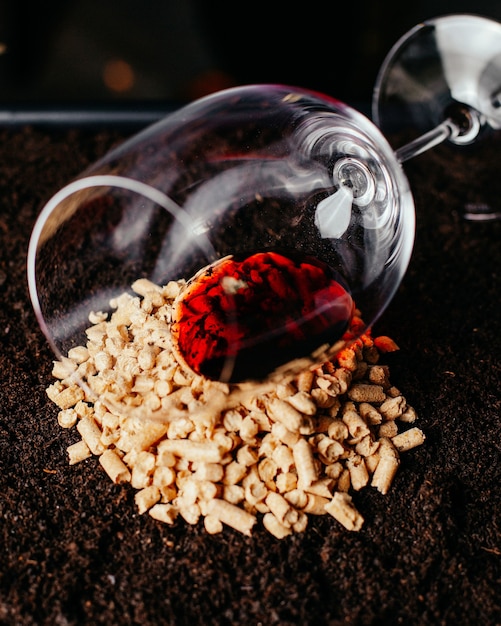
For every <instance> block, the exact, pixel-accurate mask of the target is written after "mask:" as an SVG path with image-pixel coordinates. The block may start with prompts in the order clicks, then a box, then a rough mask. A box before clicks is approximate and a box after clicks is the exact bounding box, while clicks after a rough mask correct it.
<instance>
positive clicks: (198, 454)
mask: <svg viewBox="0 0 501 626" xmlns="http://www.w3.org/2000/svg"><path fill="white" fill-rule="evenodd" d="M158 450H159V451H160V452H164V451H167V452H172V453H173V454H175V455H176V456H179V457H182V458H184V459H187V460H189V461H200V462H205V463H220V462H221V461H222V459H223V456H224V451H223V450H222V449H221V446H219V445H218V444H217V443H214V442H212V441H207V442H203V443H199V442H195V441H190V440H189V439H163V440H162V441H161V442H160V443H159V444H158Z"/></svg>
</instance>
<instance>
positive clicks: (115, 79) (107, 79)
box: [103, 59, 136, 93]
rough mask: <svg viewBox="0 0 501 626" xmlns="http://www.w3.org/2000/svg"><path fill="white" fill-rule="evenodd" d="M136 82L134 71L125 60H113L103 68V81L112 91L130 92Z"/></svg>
mask: <svg viewBox="0 0 501 626" xmlns="http://www.w3.org/2000/svg"><path fill="white" fill-rule="evenodd" d="M135 80H136V79H135V76H134V70H133V69H132V67H131V66H130V65H129V63H127V61H124V60H123V59H111V60H110V61H108V62H107V63H106V64H105V66H104V68H103V81H104V84H105V85H106V87H107V88H108V89H109V90H110V91H116V92H119V93H123V92H124V91H130V90H131V89H132V87H133V86H134V83H135Z"/></svg>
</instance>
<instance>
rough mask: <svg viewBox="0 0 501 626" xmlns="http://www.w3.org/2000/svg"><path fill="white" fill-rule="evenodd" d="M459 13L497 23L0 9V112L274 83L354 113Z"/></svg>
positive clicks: (406, 5)
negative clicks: (395, 66) (415, 46)
mask: <svg viewBox="0 0 501 626" xmlns="http://www.w3.org/2000/svg"><path fill="white" fill-rule="evenodd" d="M459 12H466V13H475V14H479V15H484V16H486V17H492V18H496V19H501V3H500V2H499V1H498V0H496V1H494V0H478V1H477V2H471V1H467V0H458V1H457V2H452V1H450V0H439V1H435V0H418V1H415V2H405V1H404V2H397V1H395V0H391V1H387V2H385V1H383V0H379V1H376V2H374V1H371V0H358V1H357V2H340V1H336V0H331V1H329V2H319V1H318V0H317V1H316V2H306V3H304V4H302V5H298V6H296V5H293V3H291V2H281V1H277V0H267V1H265V0H254V1H253V2H247V3H239V2H229V1H228V0H211V1H207V0H170V1H169V0H166V1H164V2H161V1H159V0H157V1H155V0H142V1H141V2H139V1H137V0H107V1H106V2H102V1H101V0H48V1H46V2H39V1H38V0H36V1H35V0H31V1H27V2H26V1H25V2H21V1H19V0H3V1H0V52H1V54H0V102H1V101H3V102H4V103H7V104H11V103H16V102H21V103H30V104H31V103H38V102H47V101H49V102H50V101H52V102H58V103H61V102H62V103H66V102H73V101H78V102H82V101H92V102H96V101H98V102H100V101H106V102H113V101H116V100H120V101H123V100H126V101H133V100H148V101H167V102H178V101H185V100H190V99H192V98H194V97H197V96H199V95H203V94H205V93H208V92H211V91H214V90H217V89H219V88H221V87H226V86H229V85H233V84H243V83H252V82H281V83H288V84H291V85H296V86H301V87H307V88H311V89H317V90H319V91H323V92H325V93H328V94H329V95H332V96H335V97H338V98H340V99H344V100H345V101H347V102H348V103H350V104H355V103H358V102H362V103H363V102H368V101H370V98H371V94H372V88H373V85H374V83H375V80H376V76H377V71H378V69H379V67H380V65H381V62H382V60H383V59H384V57H385V55H386V53H387V52H388V51H389V49H390V48H391V46H392V45H393V44H394V43H395V42H396V41H397V40H398V39H399V38H400V36H402V35H403V34H404V33H406V32H407V31H408V30H409V29H410V28H412V27H413V26H414V25H415V24H416V23H418V22H419V21H421V20H425V19H428V18H432V17H436V16H439V15H444V14H447V13H459Z"/></svg>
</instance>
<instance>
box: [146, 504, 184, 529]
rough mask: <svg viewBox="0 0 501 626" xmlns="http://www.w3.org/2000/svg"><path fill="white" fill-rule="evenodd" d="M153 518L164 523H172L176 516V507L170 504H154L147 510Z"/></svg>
mask: <svg viewBox="0 0 501 626" xmlns="http://www.w3.org/2000/svg"><path fill="white" fill-rule="evenodd" d="M148 512H149V514H150V515H151V517H152V518H153V519H156V520H157V521H159V522H163V523H164V524H169V525H172V524H174V522H175V521H176V518H177V516H178V511H177V509H176V508H175V507H174V506H173V505H172V504H169V503H167V504H155V505H153V506H152V507H151V509H150V510H149V511H148Z"/></svg>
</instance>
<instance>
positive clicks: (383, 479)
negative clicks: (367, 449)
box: [371, 438, 400, 495]
mask: <svg viewBox="0 0 501 626" xmlns="http://www.w3.org/2000/svg"><path fill="white" fill-rule="evenodd" d="M378 455H379V463H378V464H377V467H376V469H375V471H374V474H373V475H372V481H371V484H372V486H373V487H376V489H377V490H378V491H379V492H380V493H382V494H383V495H384V494H386V493H388V490H389V488H390V486H391V484H392V482H393V479H394V477H395V474H396V473H397V469H398V466H399V464H400V459H399V456H398V452H397V449H396V448H395V446H394V445H393V444H392V442H391V441H390V440H389V439H386V438H381V440H380V446H379V451H378Z"/></svg>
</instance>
